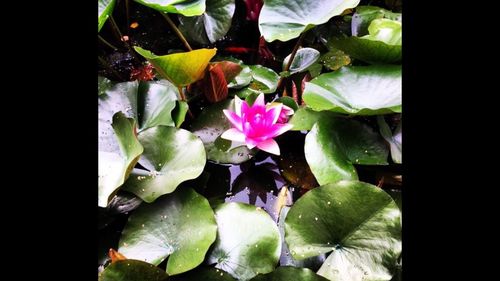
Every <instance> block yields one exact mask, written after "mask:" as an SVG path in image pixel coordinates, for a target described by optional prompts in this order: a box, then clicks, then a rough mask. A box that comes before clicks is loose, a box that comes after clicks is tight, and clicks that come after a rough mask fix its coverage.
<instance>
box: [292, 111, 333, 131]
mask: <svg viewBox="0 0 500 281" xmlns="http://www.w3.org/2000/svg"><path fill="white" fill-rule="evenodd" d="M327 115H328V116H331V117H332V118H335V117H336V116H337V114H336V113H334V112H330V111H314V110H312V109H311V108H309V107H300V108H299V109H298V110H297V111H295V113H294V114H293V116H292V118H290V121H288V123H290V124H292V125H293V127H292V129H291V130H292V131H303V130H306V131H309V130H311V129H312V127H313V126H314V124H315V123H316V122H318V120H319V119H321V118H324V117H326V116H327Z"/></svg>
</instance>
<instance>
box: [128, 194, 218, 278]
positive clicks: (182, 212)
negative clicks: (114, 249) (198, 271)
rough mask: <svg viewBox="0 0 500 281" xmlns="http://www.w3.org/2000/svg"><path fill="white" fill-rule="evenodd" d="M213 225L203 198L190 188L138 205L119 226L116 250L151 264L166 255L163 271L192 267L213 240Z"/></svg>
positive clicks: (209, 208)
mask: <svg viewBox="0 0 500 281" xmlns="http://www.w3.org/2000/svg"><path fill="white" fill-rule="evenodd" d="M216 229H217V225H216V223H215V218H214V213H213V210H212V208H211V207H210V205H209V204H208V201H207V199H205V198H204V197H203V196H201V195H199V194H198V193H196V192H195V191H194V190H192V189H191V188H183V189H179V190H177V191H176V192H175V193H172V194H169V195H166V196H163V197H161V198H159V199H158V200H156V201H155V202H154V203H152V204H142V205H141V206H140V207H139V208H138V209H137V210H135V211H134V213H132V215H131V216H130V218H129V220H128V222H127V225H126V226H125V228H124V229H123V232H122V236H121V238H120V242H119V246H120V248H119V249H118V251H119V252H120V253H121V254H123V255H124V256H126V257H127V258H133V259H140V260H144V261H146V262H149V263H152V264H154V265H158V264H160V263H161V262H162V261H163V260H164V259H166V258H167V257H169V258H168V262H167V273H168V274H169V275H174V274H179V273H182V272H185V271H188V270H190V269H193V268H195V267H196V266H198V265H199V264H201V262H202V261H203V259H204V258H205V254H206V252H207V251H208V249H209V247H210V245H211V244H212V243H213V242H214V241H215V237H216Z"/></svg>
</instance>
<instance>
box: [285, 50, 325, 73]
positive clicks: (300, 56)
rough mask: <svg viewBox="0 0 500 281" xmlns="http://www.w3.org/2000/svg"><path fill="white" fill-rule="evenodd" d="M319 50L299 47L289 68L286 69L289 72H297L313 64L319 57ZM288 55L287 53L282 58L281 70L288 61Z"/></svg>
mask: <svg viewBox="0 0 500 281" xmlns="http://www.w3.org/2000/svg"><path fill="white" fill-rule="evenodd" d="M319 55H320V53H319V51H318V50H316V49H313V48H301V49H299V50H298V51H297V53H296V54H295V57H294V58H293V61H292V64H291V65H290V69H288V71H289V72H290V74H294V73H298V72H302V71H305V70H307V68H308V67H310V66H311V65H313V64H314V63H315V62H316V61H317V60H318V58H319ZM290 56H291V54H290V55H288V56H287V57H286V58H285V59H284V60H283V70H284V69H285V67H286V65H287V64H288V61H289V60H290Z"/></svg>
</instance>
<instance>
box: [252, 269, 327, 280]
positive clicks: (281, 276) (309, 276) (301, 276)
mask: <svg viewBox="0 0 500 281" xmlns="http://www.w3.org/2000/svg"><path fill="white" fill-rule="evenodd" d="M283 280H287V281H328V279H326V278H325V277H323V276H320V275H318V274H316V273H315V272H314V271H312V270H310V269H308V268H297V267H292V266H280V267H278V268H276V270H275V271H273V272H271V273H267V274H261V275H257V276H256V277H255V278H253V279H252V281H283Z"/></svg>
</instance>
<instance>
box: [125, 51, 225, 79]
mask: <svg viewBox="0 0 500 281" xmlns="http://www.w3.org/2000/svg"><path fill="white" fill-rule="evenodd" d="M134 49H135V51H136V52H137V53H139V54H140V55H141V56H143V57H144V58H146V59H147V60H148V61H149V62H150V63H151V64H152V65H153V66H154V68H155V69H156V70H157V71H158V72H159V73H160V75H161V76H162V77H163V78H165V79H168V80H169V81H171V82H172V83H173V84H174V85H176V86H177V87H184V86H187V85H189V84H191V83H194V82H196V81H198V80H200V79H202V78H203V76H204V75H205V70H206V68H207V66H208V62H209V61H210V60H211V59H212V57H213V56H215V53H216V52H217V49H198V50H194V51H189V52H183V53H175V54H170V55H164V56H157V55H155V54H153V53H151V52H150V51H148V50H144V49H143V48H141V47H134Z"/></svg>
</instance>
